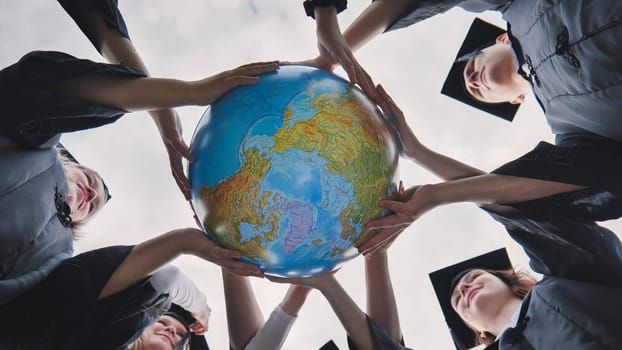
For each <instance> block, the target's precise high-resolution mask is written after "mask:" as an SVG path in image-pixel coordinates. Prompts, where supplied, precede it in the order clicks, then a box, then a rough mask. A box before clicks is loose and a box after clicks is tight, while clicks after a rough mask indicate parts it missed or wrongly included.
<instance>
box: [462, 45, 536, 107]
mask: <svg viewBox="0 0 622 350" xmlns="http://www.w3.org/2000/svg"><path fill="white" fill-rule="evenodd" d="M463 76H464V83H465V86H466V89H467V91H468V93H469V94H470V95H471V96H472V97H473V98H475V99H476V100H478V101H482V102H487V103H500V102H510V103H513V104H516V103H521V102H523V100H524V98H525V95H526V94H527V93H529V91H530V86H529V83H528V82H527V81H526V80H525V79H523V78H522V77H521V76H520V75H519V74H518V66H517V65H516V62H515V61H514V57H513V54H512V48H511V46H510V45H509V41H507V39H506V37H505V36H501V37H499V38H498V39H497V42H496V43H495V44H494V45H491V46H488V47H486V48H484V49H483V50H482V51H481V53H480V54H479V55H477V56H475V57H474V58H471V59H470V60H469V61H467V64H466V66H465V68H464V72H463Z"/></svg>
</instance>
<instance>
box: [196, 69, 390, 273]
mask: <svg viewBox="0 0 622 350" xmlns="http://www.w3.org/2000/svg"><path fill="white" fill-rule="evenodd" d="M190 150H191V151H192V153H193V155H194V157H195V161H194V162H192V163H190V165H189V168H188V174H189V178H190V182H191V196H192V202H193V205H194V208H195V211H196V213H197V216H198V217H199V218H200V220H201V221H202V223H203V226H204V229H205V231H206V233H207V234H208V235H209V237H210V238H211V239H212V240H214V241H215V242H217V243H218V244H220V245H221V246H223V247H225V248H228V249H234V250H238V251H240V252H241V253H242V255H243V258H242V260H243V261H245V262H248V263H252V264H254V265H256V266H258V267H259V268H260V269H261V270H262V271H263V272H264V273H265V274H269V275H274V276H280V277H304V276H311V275H316V274H320V273H324V272H328V271H331V270H334V269H335V268H337V267H338V266H339V265H340V264H342V263H343V262H345V261H347V260H349V259H352V258H354V257H356V256H357V255H358V251H357V250H356V246H357V245H358V244H360V243H361V242H363V241H364V240H365V239H367V238H369V237H370V236H371V235H372V234H373V233H374V232H372V231H370V230H367V229H366V228H365V225H366V223H367V222H368V221H370V220H371V219H374V218H377V217H380V216H382V215H383V214H384V213H383V209H382V208H380V207H379V206H378V201H379V200H380V199H383V198H387V197H389V196H390V195H391V194H392V193H394V192H395V191H396V187H397V184H396V181H397V162H398V154H397V147H396V143H395V140H394V139H393V136H392V133H391V130H390V129H389V128H388V126H387V125H386V124H385V122H384V120H383V118H382V116H381V115H380V113H379V111H378V109H377V108H376V107H375V105H374V104H373V103H372V102H371V101H370V100H369V99H368V98H367V97H366V96H365V95H364V94H363V93H362V92H361V91H360V90H359V89H358V88H357V87H355V86H354V85H352V84H350V83H349V82H347V81H345V80H343V79H341V78H339V77H337V76H336V75H334V74H332V73H330V72H328V71H325V70H321V69H316V68H313V67H307V66H299V65H286V66H281V67H279V69H278V70H277V71H275V72H270V73H266V74H263V75H261V76H260V79H259V82H258V83H256V84H253V85H246V86H242V87H238V88H236V89H234V90H232V91H230V92H229V93H227V94H226V95H224V96H223V97H222V98H220V99H219V100H218V101H217V102H216V103H214V104H212V105H211V106H210V107H208V108H207V110H206V111H205V113H204V114H203V116H202V118H201V120H200V121H199V124H198V126H197V128H196V130H195V132H194V136H193V138H192V143H191V145H190Z"/></svg>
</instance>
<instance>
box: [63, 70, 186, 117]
mask: <svg viewBox="0 0 622 350" xmlns="http://www.w3.org/2000/svg"><path fill="white" fill-rule="evenodd" d="M56 90H57V91H58V92H59V93H61V94H64V95H67V96H74V97H79V98H82V99H84V100H87V101H91V102H94V103H99V104H103V105H107V106H114V107H117V108H120V109H123V110H126V111H141V110H154V109H163V108H172V107H176V106H184V105H191V104H197V101H196V100H195V98H194V96H193V88H192V82H187V81H181V80H176V79H164V78H129V79H128V78H116V77H100V76H85V77H79V78H75V79H71V80H68V81H65V82H62V83H60V84H59V85H58V86H57V87H56Z"/></svg>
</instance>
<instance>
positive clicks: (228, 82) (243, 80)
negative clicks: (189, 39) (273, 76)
mask: <svg viewBox="0 0 622 350" xmlns="http://www.w3.org/2000/svg"><path fill="white" fill-rule="evenodd" d="M278 67H279V63H278V62H277V61H272V62H256V63H249V64H245V65H243V66H240V67H238V68H235V69H231V70H227V71H224V72H222V73H219V74H216V75H214V76H211V77H209V78H205V79H202V80H198V81H194V82H191V83H190V86H191V94H192V96H193V97H191V99H192V101H194V104H197V105H208V104H211V103H213V102H215V101H216V100H218V99H219V98H220V97H222V96H223V95H224V94H226V93H227V92H229V90H231V89H233V88H236V87H238V86H242V85H250V84H255V83H257V82H258V81H259V77H258V75H260V74H263V73H268V72H272V71H274V70H276V69H277V68H278Z"/></svg>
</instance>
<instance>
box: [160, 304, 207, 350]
mask: <svg viewBox="0 0 622 350" xmlns="http://www.w3.org/2000/svg"><path fill="white" fill-rule="evenodd" d="M164 315H166V316H170V317H173V318H175V319H176V320H178V321H179V322H181V324H183V325H184V327H186V331H187V332H188V333H187V334H186V336H185V337H184V338H182V340H181V341H180V342H179V344H177V347H175V350H181V349H183V346H184V344H185V343H186V341H189V343H190V350H209V346H208V345H207V341H206V340H205V337H204V336H202V335H197V334H194V333H192V332H190V329H189V328H188V327H189V326H190V325H191V324H193V323H194V322H196V319H195V318H194V317H193V316H192V315H191V314H190V312H188V311H187V310H186V309H184V308H182V307H181V306H179V305H177V304H171V308H170V309H169V310H168V311H167V312H165V313H164Z"/></svg>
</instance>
